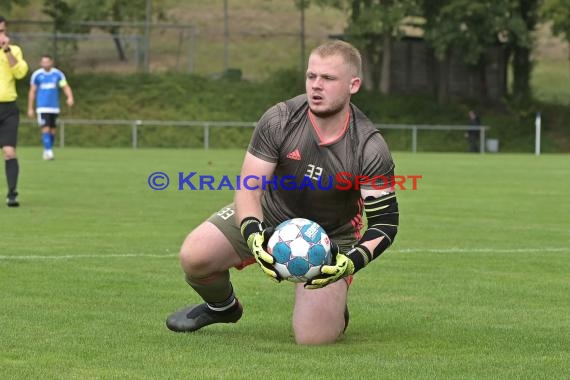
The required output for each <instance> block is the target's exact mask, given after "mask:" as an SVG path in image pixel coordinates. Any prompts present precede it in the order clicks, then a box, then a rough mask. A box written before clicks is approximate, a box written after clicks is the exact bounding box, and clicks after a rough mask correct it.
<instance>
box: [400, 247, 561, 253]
mask: <svg viewBox="0 0 570 380" xmlns="http://www.w3.org/2000/svg"><path fill="white" fill-rule="evenodd" d="M564 251H570V248H563V247H556V248H555V247H550V248H547V247H542V248H402V249H394V250H393V251H391V252H400V253H421V252H425V253H470V252H472V253H528V252H564Z"/></svg>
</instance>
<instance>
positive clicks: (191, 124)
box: [21, 118, 489, 153]
mask: <svg viewBox="0 0 570 380" xmlns="http://www.w3.org/2000/svg"><path fill="white" fill-rule="evenodd" d="M21 123H22V124H31V123H33V122H32V121H31V120H29V119H28V120H26V119H25V118H22V121H21ZM66 125H67V126H71V125H73V126H106V125H107V126H124V127H125V128H130V129H131V146H132V147H133V148H134V149H136V148H138V147H139V142H138V135H139V128H140V127H142V126H154V127H188V128H197V129H201V130H202V131H203V148H204V149H205V150H207V149H209V148H210V130H211V129H212V128H219V127H232V128H254V127H255V126H256V125H257V122H238V121H176V120H90V119H60V120H59V121H58V128H59V147H60V148H63V147H65V139H66V129H65V127H66ZM374 125H375V126H376V128H378V129H379V130H386V129H392V130H409V131H410V133H411V141H412V143H411V151H412V152H413V153H416V152H417V150H418V131H420V130H438V131H470V130H473V129H478V130H479V151H480V153H485V140H486V139H485V133H486V131H487V130H488V129H489V127H487V126H472V125H427V124H374Z"/></svg>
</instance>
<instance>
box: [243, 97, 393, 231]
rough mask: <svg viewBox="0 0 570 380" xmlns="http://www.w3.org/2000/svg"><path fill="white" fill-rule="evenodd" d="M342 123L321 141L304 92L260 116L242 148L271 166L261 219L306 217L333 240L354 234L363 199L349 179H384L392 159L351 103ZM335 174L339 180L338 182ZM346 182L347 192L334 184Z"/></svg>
mask: <svg viewBox="0 0 570 380" xmlns="http://www.w3.org/2000/svg"><path fill="white" fill-rule="evenodd" d="M346 123H347V124H346V126H345V130H344V132H343V133H342V135H340V136H339V138H338V139H337V140H336V141H333V142H331V143H327V144H321V143H320V141H321V139H320V137H319V134H318V130H317V129H316V128H315V127H314V126H313V123H312V121H311V115H310V113H309V105H308V103H307V97H306V95H300V96H297V97H295V98H293V99H290V100H287V101H285V102H281V103H278V104H277V105H275V106H273V107H272V108H270V109H269V110H268V111H267V112H266V113H265V114H264V115H263V116H262V118H261V119H260V121H259V123H258V124H257V127H256V128H255V131H254V133H253V136H252V139H251V142H250V144H249V148H248V151H249V152H250V153H251V154H253V155H254V156H256V157H258V158H261V159H262V160H265V161H269V162H273V163H276V164H277V167H276V169H275V172H274V177H273V184H272V183H270V182H267V181H266V182H267V186H265V189H266V191H265V192H264V194H263V198H262V206H263V213H264V218H265V221H266V222H267V223H269V224H270V225H273V226H276V225H277V224H279V223H281V222H283V221H285V220H287V219H291V218H307V219H310V220H313V221H315V222H317V223H319V224H320V225H321V226H322V227H323V228H324V229H325V230H326V231H327V233H328V234H329V235H330V236H331V237H333V238H334V237H335V236H339V235H346V234H349V233H353V234H354V235H355V237H356V238H358V237H359V233H360V229H361V227H362V203H363V202H362V198H361V196H360V190H355V189H354V182H355V177H356V176H357V175H363V176H368V177H370V178H372V177H375V176H384V177H386V178H388V179H390V177H391V176H392V175H393V171H394V163H393V161H392V157H391V155H390V152H389V150H388V146H387V145H386V142H385V141H384V139H383V138H382V136H381V135H380V133H379V132H378V130H377V129H376V128H375V127H374V125H373V124H372V122H371V121H370V120H369V119H368V118H367V117H366V116H365V115H364V114H363V113H362V112H361V111H360V110H359V109H358V108H357V107H356V106H354V105H352V104H351V106H350V114H349V115H348V117H347V122H346ZM339 173H344V174H341V175H342V176H343V178H344V179H345V180H343V179H340V182H339V178H338V176H339ZM347 180H350V181H351V182H352V185H351V189H350V190H340V189H338V188H337V187H338V186H340V187H342V188H347V187H348V186H349V184H348V183H347ZM375 183H376V184H378V182H375ZM274 184H276V185H277V186H275V185H274ZM380 185H381V184H380ZM361 187H363V188H366V189H370V188H372V187H371V185H370V184H366V185H363V186H361Z"/></svg>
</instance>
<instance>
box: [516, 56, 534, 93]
mask: <svg viewBox="0 0 570 380" xmlns="http://www.w3.org/2000/svg"><path fill="white" fill-rule="evenodd" d="M531 71H532V63H531V60H530V49H529V48H526V47H520V46H515V48H514V55H513V96H514V97H515V99H519V100H527V99H530V98H531V91H530V74H531Z"/></svg>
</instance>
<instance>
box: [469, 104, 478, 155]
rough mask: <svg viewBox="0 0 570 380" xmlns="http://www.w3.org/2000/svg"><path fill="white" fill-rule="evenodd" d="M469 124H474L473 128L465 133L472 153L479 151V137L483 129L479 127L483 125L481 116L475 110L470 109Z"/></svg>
mask: <svg viewBox="0 0 570 380" xmlns="http://www.w3.org/2000/svg"><path fill="white" fill-rule="evenodd" d="M469 125H471V126H472V128H471V129H469V130H468V131H467V133H465V138H467V142H468V149H469V152H471V153H478V152H479V137H480V135H479V134H480V133H481V131H480V130H479V127H480V126H481V118H480V117H479V115H477V113H476V112H475V111H473V110H471V111H469Z"/></svg>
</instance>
